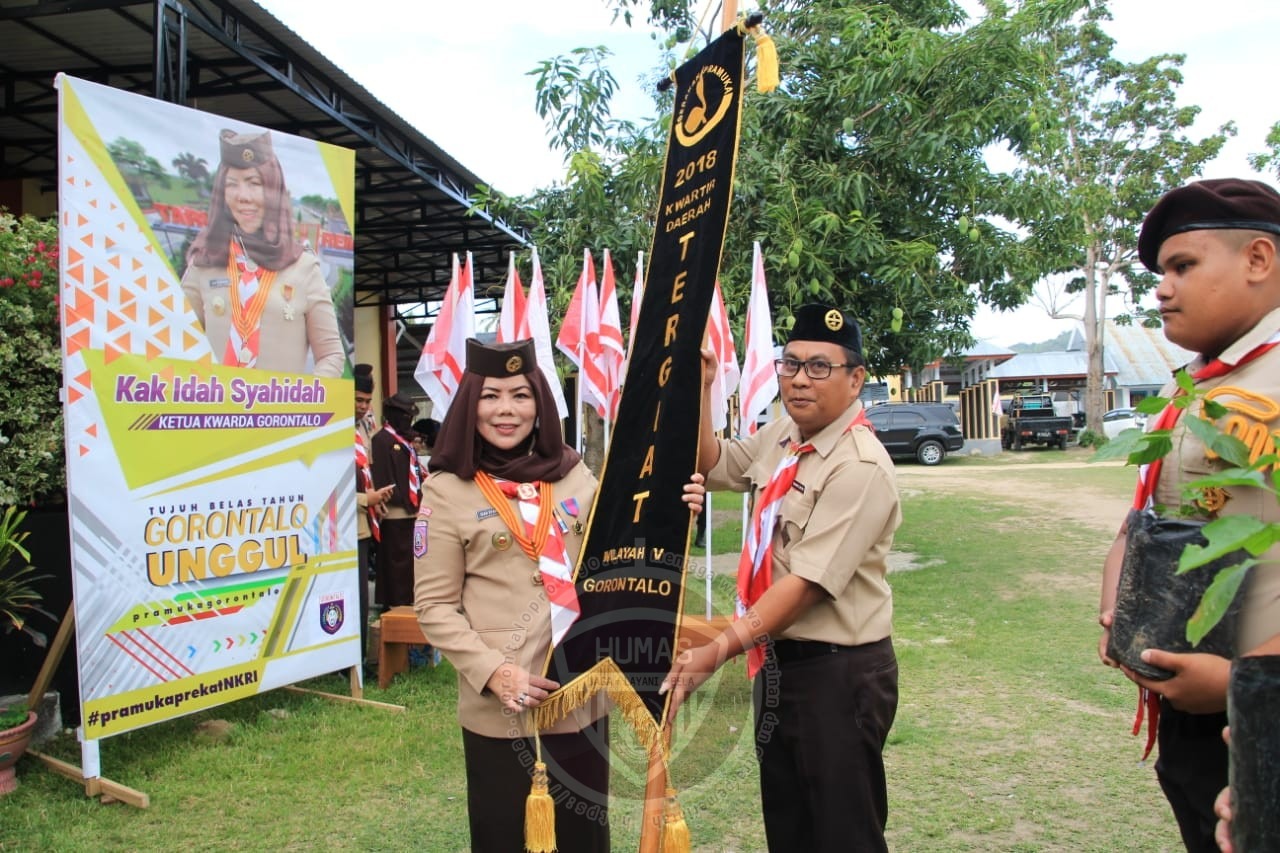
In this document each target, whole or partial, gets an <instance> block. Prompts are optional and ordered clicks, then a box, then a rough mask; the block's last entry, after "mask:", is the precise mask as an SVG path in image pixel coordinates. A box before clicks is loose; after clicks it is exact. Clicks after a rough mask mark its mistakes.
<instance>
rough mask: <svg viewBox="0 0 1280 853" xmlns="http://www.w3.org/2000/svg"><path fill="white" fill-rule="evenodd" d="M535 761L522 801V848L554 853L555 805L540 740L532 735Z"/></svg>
mask: <svg viewBox="0 0 1280 853" xmlns="http://www.w3.org/2000/svg"><path fill="white" fill-rule="evenodd" d="M533 742H534V746H535V749H536V752H537V761H535V762H534V765H533V783H532V784H531V785H530V787H529V796H528V797H527V798H526V799H525V801H524V847H525V850H527V851H529V853H554V851H555V849H556V804H555V801H554V800H552V799H551V794H550V792H549V790H548V787H547V765H546V764H545V763H544V762H543V760H542V739H541V738H540V737H538V733H537V732H534V733H533Z"/></svg>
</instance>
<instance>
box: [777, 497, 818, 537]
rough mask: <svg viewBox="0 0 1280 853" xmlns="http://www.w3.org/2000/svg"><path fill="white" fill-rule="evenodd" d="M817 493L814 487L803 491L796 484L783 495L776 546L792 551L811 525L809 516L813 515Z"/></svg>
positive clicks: (779, 510)
mask: <svg viewBox="0 0 1280 853" xmlns="http://www.w3.org/2000/svg"><path fill="white" fill-rule="evenodd" d="M815 498H816V495H815V494H814V490H813V489H806V490H805V491H804V492H801V491H800V490H799V489H798V488H796V486H795V485H792V487H791V488H790V489H787V493H786V494H785V495H783V497H782V506H781V507H780V508H779V509H778V523H777V528H776V529H777V541H776V542H775V543H774V545H775V547H779V546H780V547H781V548H782V549H783V550H784V551H790V549H791V546H792V544H793V543H795V542H796V541H797V540H798V539H800V537H801V536H803V535H804V530H805V528H806V527H808V526H809V518H810V517H811V516H812V515H813V505H814V501H815Z"/></svg>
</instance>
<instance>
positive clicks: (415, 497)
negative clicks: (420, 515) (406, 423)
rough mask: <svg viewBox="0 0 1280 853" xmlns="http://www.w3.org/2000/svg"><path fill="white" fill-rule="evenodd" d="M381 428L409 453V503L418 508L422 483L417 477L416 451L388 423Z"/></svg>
mask: <svg viewBox="0 0 1280 853" xmlns="http://www.w3.org/2000/svg"><path fill="white" fill-rule="evenodd" d="M382 428H383V429H385V430H386V431H387V432H389V433H391V437H392V438H394V439H395V440H396V441H398V442H400V443H401V444H403V445H404V449H405V450H407V451H409V503H411V504H413V508H414V509H417V508H418V501H419V499H420V498H421V495H419V490H420V489H421V488H422V481H421V479H420V478H419V476H418V451H416V450H414V449H413V445H412V444H410V443H409V442H407V441H405V440H404V439H403V438H401V437H400V433H398V432H396V428H395V427H393V426H392V425H391V424H390V423H385V424H383V425H382Z"/></svg>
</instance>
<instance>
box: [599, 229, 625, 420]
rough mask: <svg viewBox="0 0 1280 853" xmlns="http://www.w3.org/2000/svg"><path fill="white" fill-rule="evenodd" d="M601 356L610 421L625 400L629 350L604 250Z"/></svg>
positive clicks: (611, 262) (616, 293) (601, 291)
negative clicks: (624, 369) (624, 367)
mask: <svg viewBox="0 0 1280 853" xmlns="http://www.w3.org/2000/svg"><path fill="white" fill-rule="evenodd" d="M598 353H599V355H598V358H599V359H600V374H601V382H602V384H601V388H600V390H601V392H602V393H603V394H604V396H605V400H606V407H605V408H606V410H607V412H608V419H609V420H610V421H613V420H616V419H617V417H618V401H619V400H621V399H622V365H623V362H624V361H625V360H626V352H625V350H624V349H623V346H622V316H621V314H620V312H619V311H618V286H617V283H616V282H615V281H614V279H613V260H612V259H611V258H610V257H609V250H608V249H605V250H604V278H603V280H602V281H601V282H600V344H599V347H598Z"/></svg>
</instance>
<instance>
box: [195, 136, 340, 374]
mask: <svg viewBox="0 0 1280 853" xmlns="http://www.w3.org/2000/svg"><path fill="white" fill-rule="evenodd" d="M219 155H220V162H219V165H218V171H217V173H216V174H215V175H214V177H213V200H212V202H211V203H210V208H209V224H208V225H206V226H205V228H204V230H202V231H201V232H200V233H199V234H198V235H197V236H196V239H195V242H193V243H192V245H191V251H190V253H189V255H188V258H187V264H188V265H187V270H186V272H185V273H184V274H183V276H182V291H183V293H185V294H186V297H187V302H188V303H189V304H190V305H191V308H192V310H193V311H195V314H196V317H197V319H199V321H200V324H201V325H202V326H204V330H205V334H206V335H207V336H208V338H209V345H210V347H211V348H212V349H213V357H214V359H216V360H217V361H218V362H219V363H221V364H225V365H230V366H237V367H254V368H257V369H259V370H272V371H276V372H280V373H302V372H304V371H305V370H306V369H307V354H308V351H309V352H310V354H311V355H312V359H313V362H314V366H313V368H312V372H313V373H314V374H315V375H316V376H341V375H342V373H343V370H344V368H345V364H346V356H345V355H344V353H343V350H342V339H341V337H340V336H339V333H338V320H337V316H336V314H335V312H334V309H333V297H332V295H331V294H330V292H329V286H328V285H327V284H325V281H324V276H323V275H321V273H320V262H319V260H318V259H317V258H316V256H315V255H314V254H313V253H311V252H305V251H303V247H302V245H301V244H300V243H299V242H298V241H297V240H296V239H295V238H294V234H293V205H292V202H291V201H290V200H289V190H288V188H287V187H286V186H285V180H284V172H283V170H282V169H281V168H280V161H279V160H277V159H276V155H275V152H274V150H272V147H271V134H270V133H269V132H266V131H264V132H262V133H260V134H240V133H236V132H234V131H231V130H223V131H222V133H221V135H220V136H219Z"/></svg>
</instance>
